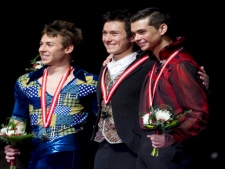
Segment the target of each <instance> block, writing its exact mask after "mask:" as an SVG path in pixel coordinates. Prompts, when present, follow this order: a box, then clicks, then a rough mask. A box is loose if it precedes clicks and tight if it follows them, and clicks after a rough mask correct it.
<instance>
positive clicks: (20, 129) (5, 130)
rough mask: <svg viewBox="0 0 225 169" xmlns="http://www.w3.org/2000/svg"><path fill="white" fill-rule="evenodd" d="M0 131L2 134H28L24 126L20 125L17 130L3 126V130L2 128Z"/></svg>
mask: <svg viewBox="0 0 225 169" xmlns="http://www.w3.org/2000/svg"><path fill="white" fill-rule="evenodd" d="M0 133H1V134H4V135H7V136H12V135H15V134H16V135H17V134H18V135H21V134H22V135H24V134H26V133H25V132H24V130H23V126H21V125H19V126H17V128H16V130H14V129H12V127H11V126H10V127H3V128H2V129H1V130H0Z"/></svg>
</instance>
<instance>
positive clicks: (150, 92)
mask: <svg viewBox="0 0 225 169" xmlns="http://www.w3.org/2000/svg"><path fill="white" fill-rule="evenodd" d="M182 49H183V47H181V48H180V49H178V50H177V51H175V52H174V53H172V54H171V55H170V56H169V57H168V59H167V60H166V62H165V63H164V64H163V66H162V68H161V70H160V72H159V74H158V76H157V78H156V81H155V84H154V86H153V92H152V90H151V88H152V86H151V85H152V76H153V73H154V72H155V68H156V63H155V64H154V66H153V68H152V72H151V75H150V77H149V78H150V82H149V88H148V90H149V107H151V106H152V103H153V99H154V95H155V90H156V86H157V84H158V81H159V78H160V76H161V75H162V72H163V71H164V69H165V67H166V65H167V64H168V63H169V62H170V60H171V59H172V58H173V57H174V56H176V55H177V53H179V52H180V51H181V50H182Z"/></svg>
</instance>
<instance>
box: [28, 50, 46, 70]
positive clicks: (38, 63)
mask: <svg viewBox="0 0 225 169" xmlns="http://www.w3.org/2000/svg"><path fill="white" fill-rule="evenodd" d="M30 63H31V64H32V67H30V68H25V70H26V71H27V72H33V71H35V70H37V69H41V68H42V67H43V64H42V63H41V59H40V55H39V54H38V55H37V56H36V57H35V58H33V59H32V60H31V61H30Z"/></svg>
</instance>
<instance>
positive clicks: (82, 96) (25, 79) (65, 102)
mask: <svg viewBox="0 0 225 169" xmlns="http://www.w3.org/2000/svg"><path fill="white" fill-rule="evenodd" d="M81 41H82V31H81V30H80V29H79V28H77V27H75V25H74V23H71V22H67V21H60V20H56V21H54V22H52V23H50V24H46V25H45V27H44V29H43V31H42V37H41V40H40V47H39V54H40V58H41V62H42V64H43V67H42V68H40V69H37V70H36V71H34V72H30V73H26V74H24V75H22V76H20V77H19V78H18V79H17V81H16V84H15V105H14V109H13V112H12V118H13V119H14V120H15V121H16V122H19V123H24V122H26V120H27V118H28V117H29V121H30V126H31V131H32V133H33V135H34V137H33V139H32V140H31V148H32V151H31V160H30V162H29V167H28V168H29V169H43V168H44V169H50V168H51V169H52V168H54V169H59V168H60V169H61V168H67V169H69V168H73V169H82V164H81V161H82V159H81V158H82V153H83V152H84V150H83V148H84V146H85V144H83V143H84V142H85V140H84V138H83V136H85V137H87V133H85V131H84V130H85V127H86V125H87V124H86V123H87V121H88V118H89V115H90V114H91V113H93V114H95V115H96V113H97V109H98V107H97V101H96V85H97V81H98V76H96V75H94V74H91V73H88V72H86V71H85V70H83V69H80V68H78V67H76V66H72V65H71V60H72V57H73V52H74V50H75V46H77V45H78V44H79V43H80V42H81ZM27 110H29V111H27ZM92 117H95V116H92ZM93 121H95V120H93ZM88 130H90V129H88ZM90 131H91V130H90ZM87 140H88V139H87ZM5 153H6V159H7V161H10V160H11V159H14V158H15V155H16V154H20V151H19V149H13V148H12V147H11V146H10V145H7V146H6V147H5ZM62 159H63V160H62Z"/></svg>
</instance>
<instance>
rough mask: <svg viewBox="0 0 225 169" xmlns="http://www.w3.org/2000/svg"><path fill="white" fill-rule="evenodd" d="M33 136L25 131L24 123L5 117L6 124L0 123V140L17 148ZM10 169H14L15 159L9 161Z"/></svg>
mask: <svg viewBox="0 0 225 169" xmlns="http://www.w3.org/2000/svg"><path fill="white" fill-rule="evenodd" d="M32 137H33V135H32V134H28V133H26V123H23V122H15V121H14V120H13V119H11V118H7V125H4V124H2V125H1V130H0V141H2V142H4V143H6V144H9V145H11V146H12V147H15V148H18V147H19V146H21V145H22V144H25V143H27V142H28V141H29V140H30V139H31V138H32ZM9 168H10V169H16V160H11V161H10V167H9Z"/></svg>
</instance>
